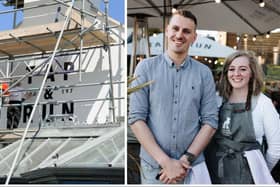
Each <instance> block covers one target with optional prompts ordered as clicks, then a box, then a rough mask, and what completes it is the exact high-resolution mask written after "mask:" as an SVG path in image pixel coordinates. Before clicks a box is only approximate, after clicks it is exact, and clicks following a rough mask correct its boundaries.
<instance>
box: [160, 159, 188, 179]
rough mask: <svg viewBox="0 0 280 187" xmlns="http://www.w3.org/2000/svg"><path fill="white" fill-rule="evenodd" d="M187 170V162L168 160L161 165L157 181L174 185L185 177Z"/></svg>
mask: <svg viewBox="0 0 280 187" xmlns="http://www.w3.org/2000/svg"><path fill="white" fill-rule="evenodd" d="M189 168H190V166H189V164H188V163H187V162H185V161H182V160H175V159H171V158H170V159H169V160H167V161H166V162H165V163H164V164H163V165H162V170H161V171H160V178H159V180H160V181H161V182H163V183H165V184H176V183H177V182H179V181H181V180H183V179H184V178H185V177H186V175H187V170H188V169H189Z"/></svg>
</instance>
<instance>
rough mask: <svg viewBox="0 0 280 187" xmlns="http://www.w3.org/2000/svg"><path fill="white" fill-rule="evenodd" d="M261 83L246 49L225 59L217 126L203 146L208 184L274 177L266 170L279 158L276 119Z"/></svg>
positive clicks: (257, 68)
mask: <svg viewBox="0 0 280 187" xmlns="http://www.w3.org/2000/svg"><path fill="white" fill-rule="evenodd" d="M262 87H263V73H262V70H261V68H260V66H259V64H258V62H257V60H256V58H255V56H254V55H253V54H252V53H250V52H245V51H237V52H235V53H233V54H232V55H230V56H229V57H228V58H227V59H226V61H225V64H224V67H223V71H222V75H221V80H220V84H219V94H220V110H219V126H218V129H217V131H216V134H215V135H214V137H213V139H212V141H211V143H210V144H209V146H208V147H207V151H206V161H207V166H208V169H209V172H210V176H211V179H212V182H213V183H214V184H274V183H275V182H274V180H273V178H272V176H271V174H270V171H271V170H272V169H273V167H274V166H275V165H276V163H277V162H278V160H279V158H280V120H279V115H278V113H277V111H276V110H275V107H274V106H273V103H272V101H271V100H270V99H269V98H268V97H267V96H265V95H264V94H263V93H262V92H261V90H262ZM264 140H266V144H267V148H263V147H262V145H263V146H264V145H265V141H264ZM266 149H267V150H266Z"/></svg>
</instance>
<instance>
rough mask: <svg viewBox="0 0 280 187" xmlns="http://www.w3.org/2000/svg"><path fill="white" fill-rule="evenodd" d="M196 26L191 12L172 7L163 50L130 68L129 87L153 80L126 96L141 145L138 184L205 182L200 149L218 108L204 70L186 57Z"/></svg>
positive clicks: (207, 179)
mask: <svg viewBox="0 0 280 187" xmlns="http://www.w3.org/2000/svg"><path fill="white" fill-rule="evenodd" d="M196 27H197V20H196V17H195V16H194V15H193V14H192V13H191V12H189V11H182V10H178V11H177V12H175V13H174V14H173V15H172V17H171V19H170V21H169V24H168V26H167V28H166V31H165V32H166V37H167V40H168V49H167V51H166V52H165V53H164V54H161V55H159V56H156V57H152V58H148V59H144V60H143V61H141V62H140V63H139V64H138V65H137V67H136V70H135V76H136V77H138V78H137V79H136V80H134V81H133V82H132V84H131V86H132V87H135V86H137V85H140V84H143V83H145V82H148V81H150V80H154V83H153V84H151V85H149V86H146V87H144V88H142V89H140V90H139V91H137V92H134V93H132V94H131V95H130V105H129V118H128V123H129V125H130V127H131V129H132V131H133V132H134V134H135V136H136V138H137V139H138V141H139V142H140V144H141V151H140V158H141V180H142V184H162V183H165V184H171V183H185V184H194V183H196V184H205V183H206V184H210V183H211V181H210V177H209V173H208V171H207V167H206V164H205V162H204V156H203V150H204V148H205V147H206V145H207V144H208V142H209V141H210V139H211V138H212V136H213V135H214V133H215V130H216V128H217V122H218V119H217V117H218V116H217V114H218V111H217V103H216V99H215V98H216V95H215V84H214V79H213V76H212V73H211V71H210V69H209V68H208V67H207V66H205V65H203V64H202V63H199V62H198V61H196V60H194V59H192V58H191V57H190V56H188V49H189V47H190V45H191V44H192V43H193V42H194V41H195V39H196V35H197V34H196ZM157 179H158V180H157Z"/></svg>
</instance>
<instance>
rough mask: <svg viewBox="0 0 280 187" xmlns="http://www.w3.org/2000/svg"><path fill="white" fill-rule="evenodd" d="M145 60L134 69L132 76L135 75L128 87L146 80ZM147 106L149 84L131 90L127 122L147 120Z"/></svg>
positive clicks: (130, 123)
mask: <svg viewBox="0 0 280 187" xmlns="http://www.w3.org/2000/svg"><path fill="white" fill-rule="evenodd" d="M147 73H148V72H147V68H146V61H145V60H143V61H142V62H140V63H139V64H138V65H137V67H136V69H135V74H134V76H135V77H137V79H136V80H134V81H133V82H132V83H131V85H130V87H131V88H132V87H135V86H138V85H140V84H143V83H145V82H147V81H149V80H148V78H147V77H148V76H147ZM148 106H149V86H146V87H144V88H142V89H140V90H138V91H136V92H133V93H131V94H130V96H129V115H128V124H129V125H133V124H134V123H135V122H136V121H138V120H143V121H146V120H147V116H148Z"/></svg>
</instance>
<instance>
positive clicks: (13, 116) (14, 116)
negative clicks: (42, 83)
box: [7, 82, 32, 129]
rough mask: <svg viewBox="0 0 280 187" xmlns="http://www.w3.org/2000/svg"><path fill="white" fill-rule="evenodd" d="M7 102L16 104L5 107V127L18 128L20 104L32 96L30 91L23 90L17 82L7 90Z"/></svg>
mask: <svg viewBox="0 0 280 187" xmlns="http://www.w3.org/2000/svg"><path fill="white" fill-rule="evenodd" d="M9 93H10V96H9V104H17V105H16V106H8V108H7V129H15V128H18V125H19V122H20V118H21V108H22V106H21V104H22V102H23V101H24V100H25V99H28V98H30V97H31V96H32V93H29V92H25V91H24V89H23V88H22V87H21V83H20V82H18V83H17V84H16V85H15V86H14V87H13V88H11V89H10V90H9Z"/></svg>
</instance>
